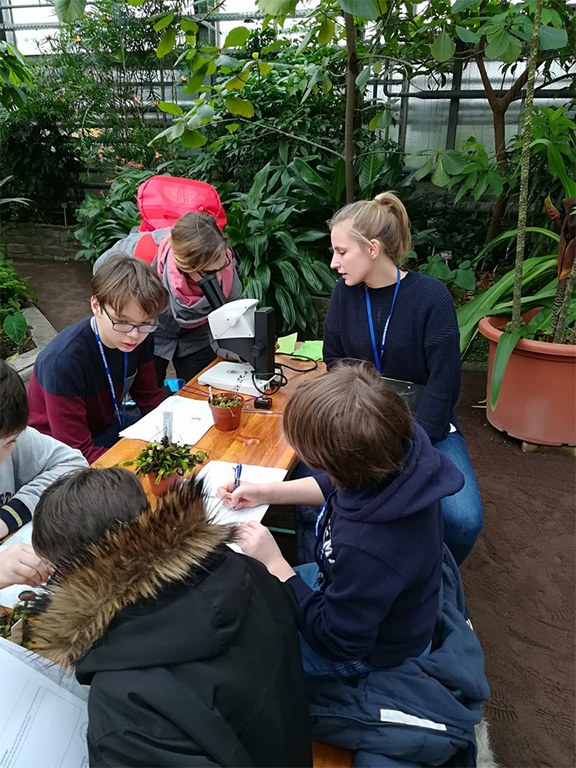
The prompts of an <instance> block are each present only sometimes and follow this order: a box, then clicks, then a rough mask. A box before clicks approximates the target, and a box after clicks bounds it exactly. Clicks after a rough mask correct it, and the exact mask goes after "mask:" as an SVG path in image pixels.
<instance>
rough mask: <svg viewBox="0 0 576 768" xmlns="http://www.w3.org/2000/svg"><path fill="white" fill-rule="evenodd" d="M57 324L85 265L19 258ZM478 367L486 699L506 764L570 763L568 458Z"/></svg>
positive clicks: (480, 605)
mask: <svg viewBox="0 0 576 768" xmlns="http://www.w3.org/2000/svg"><path fill="white" fill-rule="evenodd" d="M16 267H17V268H18V270H19V271H20V272H21V274H23V275H24V276H25V277H29V278H30V280H31V285H32V288H33V289H34V290H35V291H36V293H37V294H38V297H39V305H40V308H41V309H42V310H43V311H44V313H45V314H46V316H47V317H48V319H49V320H50V321H51V322H52V324H53V325H54V326H55V327H56V328H57V329H58V330H60V329H61V328H63V327H65V326H66V325H68V324H70V323H72V322H75V321H76V320H78V319H80V318H81V317H83V316H85V315H86V314H88V297H89V287H88V285H89V278H90V270H89V268H88V267H87V266H86V265H85V264H64V263H62V262H55V263H53V262H37V261H18V262H16ZM485 379H486V376H485V373H483V372H476V371H465V372H464V376H463V387H462V395H461V398H460V403H459V409H458V410H459V416H460V421H461V424H462V429H463V431H464V434H465V436H466V439H467V442H468V446H469V450H470V454H471V457H472V462H473V464H474V466H475V468H476V473H477V475H478V480H479V484H480V490H481V493H482V498H483V501H484V514H485V521H484V530H483V532H482V534H481V536H480V539H479V541H478V543H477V545H476V547H475V549H474V551H473V552H472V554H471V555H470V557H469V558H468V560H467V562H466V563H465V564H464V566H463V569H462V573H463V577H464V583H465V586H466V594H467V599H468V603H469V606H470V611H471V618H472V621H473V623H474V627H475V629H476V631H477V633H478V635H479V637H480V639H481V641H482V644H483V647H484V653H485V659H486V668H487V673H488V679H489V681H490V685H491V689H492V697H491V699H490V701H489V702H488V704H487V706H486V717H487V720H488V722H489V724H490V727H491V738H492V745H493V748H494V752H495V755H496V758H497V760H498V762H499V764H500V765H501V766H504V767H505V768H573V767H574V766H575V765H576V754H575V741H574V735H575V714H574V713H575V712H576V707H575V700H574V698H575V696H574V689H575V639H574V638H575V633H574V630H575V617H574V613H575V574H576V555H575V543H576V539H575V520H576V514H575V513H576V509H575V497H576V494H575V491H576V461H575V459H574V458H573V457H571V456H567V455H563V454H561V453H558V452H557V451H555V450H554V449H549V448H544V449H541V450H540V451H538V452H537V453H534V454H524V453H522V451H521V450H520V445H519V443H518V442H517V441H515V440H513V439H511V438H508V437H506V436H505V435H503V434H502V433H499V432H497V431H496V430H494V429H493V428H492V427H491V426H490V425H489V424H488V423H487V421H486V417H485V412H484V409H483V408H482V407H476V406H478V405H479V404H480V402H481V401H482V400H483V399H484V398H485Z"/></svg>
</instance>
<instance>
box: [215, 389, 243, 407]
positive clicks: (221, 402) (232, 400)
mask: <svg viewBox="0 0 576 768" xmlns="http://www.w3.org/2000/svg"><path fill="white" fill-rule="evenodd" d="M243 402H244V399H243V398H242V397H241V396H240V395H237V394H235V393H234V392H224V393H220V394H217V395H212V397H211V398H210V399H209V400H208V403H209V404H210V405H211V406H213V407H214V408H237V407H238V406H239V405H242V404H243Z"/></svg>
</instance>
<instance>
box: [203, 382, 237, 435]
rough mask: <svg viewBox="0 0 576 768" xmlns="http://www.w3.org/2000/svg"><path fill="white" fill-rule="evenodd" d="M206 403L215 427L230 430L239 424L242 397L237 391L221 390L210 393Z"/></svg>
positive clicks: (224, 430)
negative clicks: (215, 393)
mask: <svg viewBox="0 0 576 768" xmlns="http://www.w3.org/2000/svg"><path fill="white" fill-rule="evenodd" d="M208 404H209V406H210V410H211V411H212V418H213V419H214V426H215V427H216V429H220V430H222V431H223V432H230V431H231V430H233V429H237V428H238V427H239V426H240V418H241V416H242V409H243V408H244V398H243V397H242V395H239V394H238V392H222V393H220V394H217V395H211V396H210V399H209V400H208Z"/></svg>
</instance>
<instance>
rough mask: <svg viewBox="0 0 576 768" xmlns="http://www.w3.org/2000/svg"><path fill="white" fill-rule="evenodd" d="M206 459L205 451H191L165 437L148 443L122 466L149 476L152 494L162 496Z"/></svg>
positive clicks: (187, 447) (187, 446)
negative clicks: (131, 467)
mask: <svg viewBox="0 0 576 768" xmlns="http://www.w3.org/2000/svg"><path fill="white" fill-rule="evenodd" d="M205 458H206V452H205V451H200V450H198V451H191V450H190V446H189V445H180V444H178V443H173V442H171V441H170V440H169V438H168V437H163V438H162V439H161V440H160V441H153V442H151V443H148V444H147V445H146V446H145V447H144V448H143V449H142V450H141V451H140V453H139V454H138V456H136V458H135V459H133V460H132V461H125V462H123V463H122V466H133V467H134V468H135V470H136V474H137V475H147V476H148V481H149V483H150V490H151V491H152V493H153V494H154V495H155V496H162V495H163V494H164V493H166V492H167V491H170V490H172V488H174V487H175V486H176V485H177V483H179V482H180V480H181V478H182V477H183V476H184V474H185V473H186V472H189V471H190V470H192V469H194V467H195V466H196V465H197V464H202V462H203V461H204V459H205Z"/></svg>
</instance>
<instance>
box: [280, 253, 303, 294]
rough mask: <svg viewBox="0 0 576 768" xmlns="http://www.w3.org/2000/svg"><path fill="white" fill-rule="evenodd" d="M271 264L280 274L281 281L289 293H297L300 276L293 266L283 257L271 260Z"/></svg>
mask: <svg viewBox="0 0 576 768" xmlns="http://www.w3.org/2000/svg"><path fill="white" fill-rule="evenodd" d="M273 266H274V267H275V268H276V269H277V270H278V271H279V272H280V274H281V275H282V281H283V283H284V284H285V286H286V288H287V289H288V290H289V291H290V293H293V294H297V293H298V292H299V290H300V278H299V276H298V272H296V270H295V269H294V266H293V265H292V264H291V263H290V262H289V261H288V260H287V259H283V258H279V259H276V261H274V262H273Z"/></svg>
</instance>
